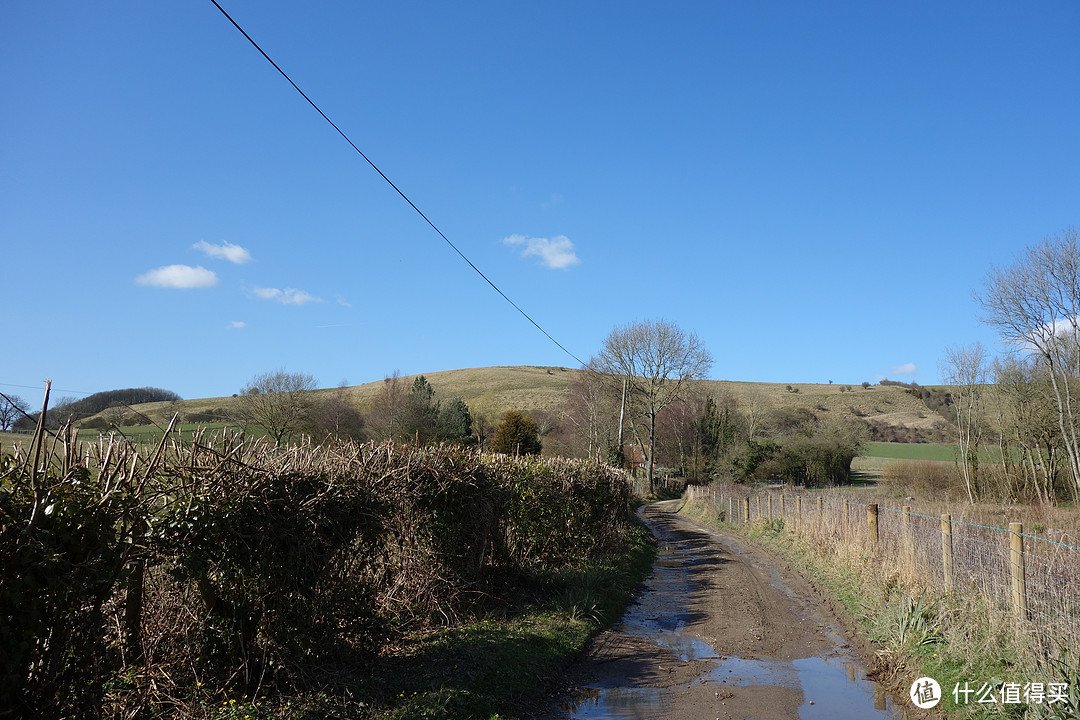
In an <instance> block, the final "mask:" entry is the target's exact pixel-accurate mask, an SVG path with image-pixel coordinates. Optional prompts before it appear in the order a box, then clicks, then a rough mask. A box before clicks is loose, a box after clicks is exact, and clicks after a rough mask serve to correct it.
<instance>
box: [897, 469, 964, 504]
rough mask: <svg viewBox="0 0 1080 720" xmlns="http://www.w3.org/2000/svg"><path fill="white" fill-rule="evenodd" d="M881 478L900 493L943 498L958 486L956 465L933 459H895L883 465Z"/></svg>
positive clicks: (958, 479)
mask: <svg viewBox="0 0 1080 720" xmlns="http://www.w3.org/2000/svg"><path fill="white" fill-rule="evenodd" d="M882 480H883V481H884V482H885V483H887V484H888V485H890V486H892V487H894V488H896V490H897V492H900V493H902V494H906V495H915V494H919V495H921V496H923V497H934V498H945V497H947V496H948V495H949V493H950V491H954V490H957V489H959V487H960V478H959V477H958V476H957V474H956V467H955V466H954V465H951V464H950V463H943V462H935V461H933V460H896V461H894V462H891V463H889V464H888V465H886V466H885V469H884V470H883V471H882Z"/></svg>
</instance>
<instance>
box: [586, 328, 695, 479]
mask: <svg viewBox="0 0 1080 720" xmlns="http://www.w3.org/2000/svg"><path fill="white" fill-rule="evenodd" d="M710 367H712V355H711V354H710V353H709V351H708V350H707V349H706V348H705V345H704V343H703V342H702V341H701V339H700V338H698V336H697V335H696V334H694V333H687V332H686V331H685V330H683V329H682V328H680V327H679V326H678V325H676V324H675V323H673V322H670V321H667V320H645V321H641V322H635V323H630V324H628V325H624V326H622V327H618V328H615V329H614V330H613V331H612V332H611V334H610V335H608V337H607V339H606V340H604V346H603V348H602V349H601V351H600V354H599V355H598V356H597V357H596V358H594V360H593V366H592V369H593V370H594V371H596V372H598V373H599V374H600V375H601V377H605V378H607V379H608V380H609V382H611V383H613V384H615V385H619V386H624V387H625V388H626V410H627V413H628V415H629V416H630V426H631V429H632V430H633V433H634V438H635V439H636V440H637V443H638V445H639V446H640V447H641V448H642V450H643V451H644V454H645V461H646V476H647V478H648V481H649V490H650V492H651V491H653V490H654V486H653V476H654V470H655V464H656V457H655V455H656V453H655V449H656V418H657V416H658V415H659V414H660V411H661V410H663V409H664V408H666V407H667V406H668V405H670V404H671V403H672V402H673V401H674V400H675V399H676V398H678V397H679V396H680V394H681V393H683V392H684V391H685V390H686V388H687V386H688V383H690V381H692V380H697V379H699V378H704V377H705V374H706V373H707V372H708V371H709V368H710Z"/></svg>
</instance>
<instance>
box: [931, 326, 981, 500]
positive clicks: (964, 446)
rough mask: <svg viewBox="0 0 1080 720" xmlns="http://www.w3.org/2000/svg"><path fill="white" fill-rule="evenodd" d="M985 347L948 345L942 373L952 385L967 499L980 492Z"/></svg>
mask: <svg viewBox="0 0 1080 720" xmlns="http://www.w3.org/2000/svg"><path fill="white" fill-rule="evenodd" d="M986 370H987V367H986V351H985V350H984V349H983V346H982V344H981V343H975V344H974V345H970V346H967V347H955V346H953V347H948V348H946V349H945V359H944V360H943V361H942V363H941V376H942V379H943V380H944V381H945V383H946V384H947V385H951V386H952V393H953V409H954V411H955V416H956V418H955V419H956V433H957V438H958V440H957V443H958V448H959V455H960V457H959V458H958V461H957V466H958V467H959V469H960V477H961V478H963V480H964V487H965V488H966V489H967V495H968V502H970V503H973V504H974V502H975V500H976V499H977V498H978V496H979V444H980V441H981V439H982V434H983V417H982V416H983V396H984V393H985V389H986V383H987V376H986Z"/></svg>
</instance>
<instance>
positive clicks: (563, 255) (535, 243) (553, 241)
mask: <svg viewBox="0 0 1080 720" xmlns="http://www.w3.org/2000/svg"><path fill="white" fill-rule="evenodd" d="M503 244H505V245H509V246H510V247H521V248H522V250H521V256H522V257H529V256H530V255H535V256H536V257H538V258H540V263H541V264H542V265H544V266H545V267H549V268H553V269H555V270H565V269H566V268H568V267H570V266H572V265H578V264H580V263H581V260H580V259H578V256H577V254H576V253H575V252H574V243H572V242H570V238H568V237H566V236H565V235H556V236H555V237H553V238H530V237H525V236H524V235H511V236H510V237H507V238H503Z"/></svg>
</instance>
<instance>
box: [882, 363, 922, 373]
mask: <svg viewBox="0 0 1080 720" xmlns="http://www.w3.org/2000/svg"><path fill="white" fill-rule="evenodd" d="M918 371H919V369H918V368H917V367H915V363H904V364H903V365H897V366H896V367H891V368H889V374H890V375H914V374H915V373H917V372H918Z"/></svg>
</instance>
